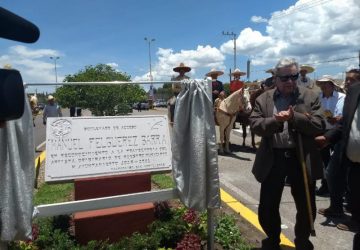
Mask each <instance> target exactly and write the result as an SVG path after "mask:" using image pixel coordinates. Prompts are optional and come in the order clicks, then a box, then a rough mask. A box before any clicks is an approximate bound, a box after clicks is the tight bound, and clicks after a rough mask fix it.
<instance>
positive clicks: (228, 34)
mask: <svg viewBox="0 0 360 250" xmlns="http://www.w3.org/2000/svg"><path fill="white" fill-rule="evenodd" d="M222 34H223V35H224V36H232V37H233V40H234V70H235V69H236V34H235V33H234V32H231V33H230V32H228V31H227V32H225V31H223V32H222Z"/></svg>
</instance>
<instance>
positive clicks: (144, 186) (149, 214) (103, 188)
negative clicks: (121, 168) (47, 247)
mask: <svg viewBox="0 0 360 250" xmlns="http://www.w3.org/2000/svg"><path fill="white" fill-rule="evenodd" d="M150 190H151V177H150V174H148V173H144V174H127V175H119V176H111V177H102V178H90V179H80V180H75V200H83V199H91V198H99V197H104V196H112V195H121V194H128V193H137V192H145V191H150ZM153 221H154V205H153V204H152V203H143V204H137V205H130V206H123V207H115V208H108V209H100V210H95V211H86V212H78V213H75V214H74V222H75V237H76V240H77V241H78V242H79V243H80V244H86V243H87V242H88V241H91V240H109V242H115V241H117V240H119V239H120V238H121V237H123V236H129V235H131V234H132V233H134V232H145V231H146V230H147V226H148V225H149V224H150V223H151V222H153Z"/></svg>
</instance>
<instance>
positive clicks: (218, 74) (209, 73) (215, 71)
mask: <svg viewBox="0 0 360 250" xmlns="http://www.w3.org/2000/svg"><path fill="white" fill-rule="evenodd" d="M223 74H224V72H223V71H221V70H216V69H211V70H210V71H209V72H208V73H206V74H205V76H212V75H217V76H221V75H223Z"/></svg>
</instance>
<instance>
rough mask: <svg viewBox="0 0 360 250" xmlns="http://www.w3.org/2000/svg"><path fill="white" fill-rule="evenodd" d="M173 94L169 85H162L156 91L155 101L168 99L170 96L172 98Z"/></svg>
mask: <svg viewBox="0 0 360 250" xmlns="http://www.w3.org/2000/svg"><path fill="white" fill-rule="evenodd" d="M173 95H174V94H173V92H172V89H171V83H164V84H163V86H162V87H161V88H158V89H157V90H156V97H157V99H165V100H167V99H169V98H170V97H171V96H173Z"/></svg>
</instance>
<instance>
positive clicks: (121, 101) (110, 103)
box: [55, 64, 147, 116]
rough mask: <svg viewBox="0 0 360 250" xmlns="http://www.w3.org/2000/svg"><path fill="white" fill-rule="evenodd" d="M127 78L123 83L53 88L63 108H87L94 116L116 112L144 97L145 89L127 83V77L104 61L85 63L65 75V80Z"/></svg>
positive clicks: (108, 80) (102, 80)
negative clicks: (100, 62) (77, 69)
mask: <svg viewBox="0 0 360 250" xmlns="http://www.w3.org/2000/svg"><path fill="white" fill-rule="evenodd" d="M111 81H129V84H124V85H104V86H101V85H96V86H89V85H74V86H71V85H64V86H62V87H60V88H58V89H57V90H56V93H55V95H56V97H57V100H58V102H59V104H60V105H62V106H63V107H72V106H76V107H81V108H87V109H90V110H91V112H92V113H93V114H94V115H100V116H102V115H115V114H116V110H119V108H120V107H124V105H128V104H130V103H135V102H137V101H139V100H143V99H147V98H146V92H145V90H144V89H143V88H142V87H141V86H140V85H138V84H132V83H131V82H130V76H129V75H127V74H126V73H122V72H119V71H117V70H115V69H114V68H112V67H111V66H109V65H106V64H97V65H96V66H92V65H89V66H85V69H83V70H80V71H79V72H78V73H75V74H73V75H67V76H66V77H65V79H64V82H111Z"/></svg>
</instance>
